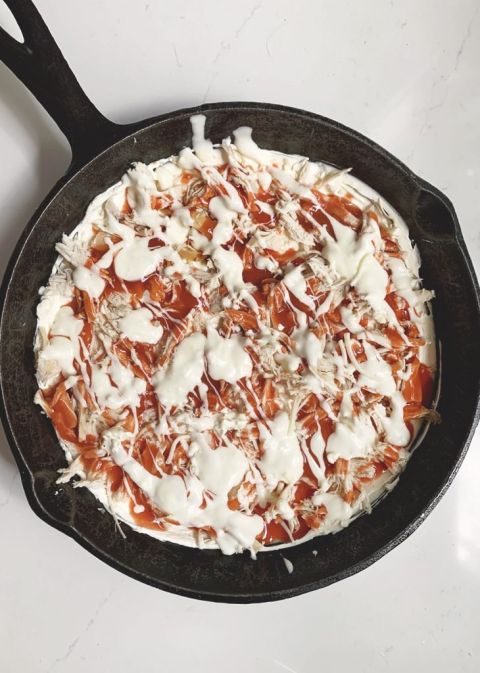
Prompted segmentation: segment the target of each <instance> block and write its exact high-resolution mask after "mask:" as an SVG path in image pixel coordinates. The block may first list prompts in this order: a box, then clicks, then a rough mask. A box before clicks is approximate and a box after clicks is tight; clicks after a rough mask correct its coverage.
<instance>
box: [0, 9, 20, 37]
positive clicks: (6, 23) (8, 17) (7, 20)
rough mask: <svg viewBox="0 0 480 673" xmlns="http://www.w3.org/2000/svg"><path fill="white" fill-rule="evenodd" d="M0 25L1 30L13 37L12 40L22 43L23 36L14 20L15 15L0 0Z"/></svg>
mask: <svg viewBox="0 0 480 673" xmlns="http://www.w3.org/2000/svg"><path fill="white" fill-rule="evenodd" d="M0 26H1V27H2V28H3V30H4V31H5V32H6V33H8V34H9V35H10V37H13V39H14V40H17V42H20V43H21V44H23V42H24V41H25V40H24V37H23V33H22V31H21V30H20V26H19V25H18V23H17V22H16V21H15V17H14V16H13V14H12V12H11V11H10V10H9V8H8V7H7V5H6V4H5V3H4V2H0Z"/></svg>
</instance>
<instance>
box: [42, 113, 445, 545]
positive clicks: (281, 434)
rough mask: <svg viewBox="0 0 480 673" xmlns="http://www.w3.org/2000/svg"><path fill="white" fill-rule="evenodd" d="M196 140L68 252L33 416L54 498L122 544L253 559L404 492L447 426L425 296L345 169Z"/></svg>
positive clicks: (405, 255)
mask: <svg viewBox="0 0 480 673" xmlns="http://www.w3.org/2000/svg"><path fill="white" fill-rule="evenodd" d="M204 125H205V118H204V117H203V116H202V115H196V116H194V117H192V127H193V149H191V148H185V149H183V150H182V151H181V152H180V153H179V155H178V156H173V157H170V158H169V159H162V160H160V161H157V162H154V163H152V164H150V165H149V166H147V165H145V164H142V163H137V164H134V166H133V167H132V168H131V169H130V170H128V171H127V173H126V174H125V175H124V176H123V178H122V180H121V181H120V182H119V183H117V184H116V185H114V186H112V187H111V188H110V189H108V190H107V191H106V192H104V193H103V194H100V195H99V196H97V197H96V198H95V199H94V201H93V202H92V203H91V205H90V206H89V208H88V210H87V213H86V215H85V218H84V219H83V220H82V222H80V223H79V224H78V226H77V227H76V229H75V230H74V231H73V233H72V234H70V235H68V236H67V235H64V236H63V239H62V241H61V242H60V243H58V245H57V251H58V253H59V257H58V259H57V261H56V263H55V265H54V268H53V270H52V274H51V276H50V279H49V282H48V284H47V286H46V287H45V288H42V289H41V291H40V292H41V301H40V304H39V306H38V309H37V313H38V325H37V332H36V337H35V353H36V363H37V381H38V387H39V389H38V392H37V394H36V397H35V401H36V402H37V403H38V404H39V405H40V406H41V407H42V409H43V410H44V412H45V413H46V414H47V415H48V416H49V417H50V419H51V421H52V423H53V424H54V427H55V430H56V432H57V435H58V437H59V441H60V443H61V445H62V447H63V449H64V451H65V455H66V458H67V461H68V464H69V465H68V467H67V468H66V469H63V470H62V471H61V472H62V474H61V476H60V479H59V481H60V482H65V481H68V480H70V479H72V478H73V477H79V480H76V481H75V483H76V484H77V485H79V486H82V487H86V488H88V489H89V490H90V491H91V492H92V493H93V494H94V495H95V496H96V497H97V498H98V499H99V500H100V501H101V502H102V504H103V505H104V506H105V508H106V509H107V510H108V511H109V512H110V513H111V514H112V515H113V517H114V518H115V520H116V522H117V524H118V526H119V529H120V530H121V523H126V524H128V525H129V526H131V527H132V528H134V529H135V530H137V531H140V532H143V533H147V534H149V535H152V536H155V537H157V538H159V539H161V540H169V541H172V542H176V543H179V544H184V545H188V546H197V547H199V548H209V549H211V548H219V549H221V550H222V552H224V553H225V554H232V553H235V552H241V551H243V550H249V551H250V552H251V554H252V555H253V556H254V555H255V554H256V552H258V551H261V550H262V549H266V548H270V545H283V546H288V545H291V544H297V543H299V542H302V541H304V540H306V539H309V538H311V537H314V536H316V535H324V534H327V533H332V532H336V531H338V530H339V529H341V528H343V527H345V526H347V525H348V524H349V523H350V522H351V521H352V519H353V518H355V517H356V516H358V515H359V514H360V513H362V512H368V511H370V508H371V505H372V503H374V502H375V501H376V500H377V499H378V498H379V497H380V496H381V495H383V494H384V493H385V492H387V491H388V490H390V489H391V488H392V486H393V485H394V484H395V483H396V480H397V478H398V476H399V474H400V473H401V471H402V470H403V469H404V467H405V465H406V462H407V461H408V458H409V456H410V454H411V450H412V447H413V445H414V441H415V437H416V436H417V434H418V432H419V429H420V427H421V426H422V424H424V423H425V422H427V421H429V420H432V419H435V412H433V411H432V410H431V409H430V406H431V402H432V388H433V385H432V383H433V378H434V373H435V346H434V336H433V321H432V318H431V314H430V310H429V307H428V301H429V300H430V299H431V298H432V293H431V292H429V291H427V290H425V289H423V288H422V286H421V282H420V278H419V266H420V260H419V256H418V252H417V250H416V249H415V248H414V247H413V246H412V243H411V241H410V240H409V237H408V230H407V227H406V225H405V223H404V222H403V221H402V219H401V218H400V217H399V215H398V213H396V212H395V210H394V209H393V208H392V207H391V206H390V205H389V204H388V203H386V202H385V200H384V199H382V198H381V197H380V196H379V195H378V194H377V193H375V192H374V191H372V190H371V189H370V188H368V187H367V186H366V185H364V184H363V183H361V182H360V181H359V180H357V179H355V178H353V177H352V176H351V175H350V174H349V172H348V170H345V171H341V170H338V169H334V168H333V167H331V166H328V165H325V164H320V163H313V162H311V161H309V160H308V159H306V158H305V157H301V156H294V155H285V154H282V153H279V152H274V151H268V150H264V149H260V148H259V147H258V146H257V144H256V143H255V142H254V140H253V139H252V131H251V129H250V128H247V127H242V128H239V129H237V130H236V131H234V133H233V140H232V139H230V138H227V139H225V140H224V141H223V142H222V144H221V145H218V146H214V145H212V143H211V142H210V141H209V140H208V139H206V138H205V137H204ZM59 467H60V466H59Z"/></svg>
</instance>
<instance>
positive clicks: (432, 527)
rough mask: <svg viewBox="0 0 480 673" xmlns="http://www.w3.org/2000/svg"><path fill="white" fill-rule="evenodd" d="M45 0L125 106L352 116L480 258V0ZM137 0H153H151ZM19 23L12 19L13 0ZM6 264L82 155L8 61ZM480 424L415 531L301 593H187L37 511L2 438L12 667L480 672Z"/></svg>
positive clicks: (76, 49) (22, 672)
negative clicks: (437, 192)
mask: <svg viewBox="0 0 480 673" xmlns="http://www.w3.org/2000/svg"><path fill="white" fill-rule="evenodd" d="M66 4H67V3H58V2H56V1H55V0H38V2H37V5H38V7H39V9H40V11H41V12H42V13H43V15H44V17H45V18H46V20H47V22H48V24H49V25H50V28H51V30H52V32H53V33H54V35H55V36H56V38H57V40H58V42H59V44H60V46H61V48H62V49H63V50H64V53H65V55H66V57H67V59H68V60H69V62H70V64H71V66H72V68H73V70H74V71H75V72H76V74H77V76H78V78H79V80H80V82H81V83H82V85H83V86H84V87H85V90H86V91H87V93H88V94H89V96H91V98H92V99H93V101H94V102H95V104H96V105H97V106H98V107H99V108H100V109H101V110H102V111H103V112H104V113H105V114H106V115H107V116H110V117H111V118H112V119H114V120H115V121H120V122H126V121H131V120H135V119H139V118H143V117H147V116H150V115H154V114H159V113H161V112H166V111H168V110H173V109H175V108H179V107H185V106H191V105H196V104H198V103H202V102H210V101H211V102H213V101H218V100H220V101H221V100H253V101H254V100H259V101H269V102H276V103H284V104H287V105H292V106H295V107H300V108H305V109H307V110H312V111H314V112H318V113H320V114H323V115H325V116H327V117H331V118H333V119H337V120H339V121H341V122H343V123H344V124H347V125H349V126H352V127H353V128H355V129H357V130H358V131H360V132H362V133H364V134H366V135H367V136H369V137H371V138H372V139H374V140H375V141H377V142H378V143H380V144H381V145H383V146H384V147H386V148H387V149H388V150H390V151H391V152H393V154H395V155H397V156H398V157H399V158H400V159H402V160H403V161H405V162H406V163H407V164H408V165H409V166H410V167H411V168H412V169H413V170H414V171H415V172H417V173H418V174H420V175H421V176H423V177H424V178H426V179H427V180H429V181H430V182H432V183H433V184H434V185H436V186H437V187H439V188H440V189H441V190H443V191H444V192H445V193H446V194H447V195H448V196H449V197H450V199H451V200H452V201H453V203H454V204H455V207H456V209H457V213H458V216H459V219H460V222H461V225H462V228H463V231H464V234H465V237H466V240H467V244H468V246H469V249H470V253H471V255H472V257H473V261H474V264H475V266H476V268H477V272H479V271H480V228H479V222H480V205H479V204H480V199H479V197H478V195H479V192H480V160H479V157H480V130H479V129H480V125H479V119H480V79H479V77H478V66H479V63H480V12H479V11H478V10H479V9H480V5H479V4H478V0H448V1H445V2H442V3H440V2H438V1H437V2H435V0H421V1H420V2H419V1H418V0H402V1H400V0H398V1H397V0H395V1H391V2H387V1H386V0H364V1H363V2H353V0H352V1H350V2H341V3H340V2H336V1H335V0H322V1H319V0H297V2H292V0H264V1H263V2H261V1H257V2H256V1H255V0H248V1H247V0H244V1H243V2H241V3H240V2H238V3H235V4H234V3H230V2H222V1H221V0H203V2H196V1H195V0H177V1H176V2H174V3H170V5H171V6H170V7H169V6H167V5H168V3H165V2H155V0H150V2H149V1H148V0H141V1H140V0H137V1H136V2H132V1H131V0H70V1H69V3H68V8H67V7H66ZM134 7H135V10H134ZM0 24H1V25H4V26H8V27H11V26H12V22H11V21H10V20H9V17H8V15H7V12H6V9H5V6H4V5H3V3H0ZM0 157H1V164H0V165H1V180H0V204H1V211H0V212H1V218H0V263H1V270H2V273H3V269H4V266H5V264H6V261H7V259H8V257H9V255H10V252H11V250H12V247H13V245H14V243H15V241H16V239H17V237H18V235H19V233H20V231H21V229H22V227H23V226H24V224H25V223H26V222H27V220H28V219H29V217H30V215H31V213H32V212H33V209H34V207H35V206H36V205H37V204H38V203H39V202H40V200H41V199H42V197H43V196H44V195H45V194H46V192H47V191H48V189H49V188H50V187H51V186H52V185H53V183H54V181H55V180H56V179H57V178H58V177H60V175H61V174H62V172H63V171H64V170H65V169H66V167H67V164H68V160H69V151H68V146H67V144H66V141H65V140H64V138H63V137H62V136H61V134H60V132H59V131H58V129H57V128H56V127H55V125H54V124H53V123H52V122H51V120H50V119H49V118H48V117H47V115H46V113H44V111H43V110H42V109H41V108H40V106H39V105H38V104H37V103H36V101H34V99H33V98H32V97H31V96H30V95H29V94H28V93H27V92H26V90H25V89H24V88H23V86H22V85H21V84H20V83H19V82H18V81H17V80H16V79H15V77H13V75H11V74H10V73H9V72H8V71H7V69H6V68H5V67H3V66H2V65H0ZM479 449H480V435H479V434H478V433H477V436H476V438H475V439H474V441H473V444H472V446H471V449H470V452H469V454H468V456H467V459H466V460H465V462H464V464H463V467H462V468H461V470H460V473H459V475H458V477H457V478H456V480H455V482H454V484H453V486H452V487H451V488H450V490H449V492H448V493H447V495H446V496H445V498H444V499H443V501H442V502H441V503H440V505H439V506H438V507H437V508H436V509H435V511H434V512H433V514H432V515H431V516H430V517H429V518H428V520H427V521H426V522H425V523H424V524H423V525H422V526H421V527H420V529H419V530H418V531H417V532H416V533H414V535H413V536H412V537H410V538H409V539H408V540H407V541H406V542H404V543H403V544H402V545H400V547H398V548H397V549H395V550H394V551H393V552H391V553H390V554H388V555H387V556H386V557H385V558H383V559H382V560H381V561H379V562H378V563H376V564H375V565H373V566H372V567H370V568H368V569H367V570H365V571H364V572H362V573H360V574H359V575H356V576H354V577H352V578H350V579H347V580H344V581H343V582H341V583H339V584H337V585H334V586H331V587H329V588H327V589H324V590H322V591H319V592H316V593H311V594H308V595H305V596H301V597H298V598H294V599H291V600H289V601H286V602H280V603H273V604H264V605H250V606H234V605H215V604H208V603H202V602H198V601H193V600H189V599H186V598H180V597H176V596H173V595H169V594H166V593H162V592H160V591H157V590H155V589H152V588H150V587H147V586H144V585H142V584H140V583H138V582H136V581H134V580H132V579H129V578H128V577H125V576H123V575H121V574H120V573H118V572H116V571H114V570H112V569H111V568H109V567H108V566H107V565H104V564H103V563H101V562H100V561H98V560H97V559H95V558H94V557H93V556H91V555H90V554H88V553H87V552H86V551H84V550H83V549H82V548H80V547H79V546H78V545H77V544H75V543H74V542H73V541H72V540H70V539H69V538H67V537H66V536H64V535H62V534H61V533H59V532H57V531H55V530H53V529H52V528H50V527H49V526H47V525H46V524H44V523H43V522H42V521H40V520H39V519H38V518H37V517H36V516H35V515H34V514H33V513H32V511H31V510H30V508H29V507H28V505H27V501H26V499H25V497H24V494H23V491H22V489H21V486H20V480H19V478H18V472H17V468H16V466H15V464H14V462H13V458H12V457H11V455H10V452H9V449H8V447H7V444H6V441H5V439H4V438H3V436H2V438H1V441H0V670H1V671H2V673H3V672H4V673H31V672H35V673H47V672H48V673H50V672H55V673H61V672H67V671H68V673H77V672H79V671H84V670H89V671H91V672H92V673H95V672H96V671H118V673H123V671H140V670H141V671H142V672H143V673H153V672H157V671H187V670H195V671H197V672H198V673H202V672H204V671H205V672H206V671H209V672H211V671H215V670H220V669H221V670H227V671H229V673H240V671H242V672H243V671H246V670H254V671H261V672H262V673H282V671H287V672H288V671H290V673H307V672H308V673H310V672H311V671H312V672H313V671H317V670H320V669H324V668H326V667H327V668H329V669H334V670H340V671H343V670H345V671H347V670H349V671H351V670H355V671H359V672H361V671H366V672H368V673H373V672H375V671H393V672H399V673H400V672H402V673H403V672H404V671H405V670H407V669H408V667H410V666H413V670H424V671H435V672H436V673H442V672H443V671H445V672H447V671H448V672H450V671H456V672H457V671H472V672H473V671H478V670H479V669H480V663H479V660H480V646H479V639H478V634H479V632H480V617H479V610H478V605H479V599H480V517H479V514H478V513H479V511H480V489H479V488H478V475H479V474H480V454H479Z"/></svg>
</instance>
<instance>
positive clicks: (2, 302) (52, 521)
mask: <svg viewBox="0 0 480 673" xmlns="http://www.w3.org/2000/svg"><path fill="white" fill-rule="evenodd" d="M216 110H221V111H222V112H228V111H229V110H232V111H233V110H235V111H239V110H240V111H241V110H257V111H258V110H263V111H267V112H268V113H273V114H275V113H286V114H290V115H296V116H298V117H301V118H305V119H309V120H312V121H314V122H319V123H321V124H322V125H323V126H324V127H327V128H328V127H330V128H333V129H335V130H337V131H340V132H342V133H343V134H346V135H348V136H350V137H352V138H353V140H354V141H355V142H357V143H363V144H366V145H367V146H368V147H369V148H370V149H372V150H373V151H374V152H376V153H377V154H380V155H381V156H382V158H384V159H385V160H386V161H388V162H389V163H390V164H393V165H394V166H395V167H396V168H397V169H398V170H400V171H401V172H402V173H403V174H404V175H405V177H406V178H407V179H408V180H409V181H411V182H412V183H413V184H414V185H415V186H416V187H417V188H418V190H419V193H420V192H421V191H426V192H429V193H430V194H431V195H432V196H433V197H434V198H435V199H436V200H437V201H439V202H440V203H441V204H443V206H444V207H445V208H446V210H447V212H448V214H449V217H450V221H451V223H452V224H453V231H452V233H451V238H452V239H453V241H454V243H455V246H456V248H457V249H458V251H459V252H460V253H461V258H462V262H463V263H464V265H465V275H466V277H468V281H469V283H470V285H471V287H472V290H473V295H474V297H475V304H476V315H477V317H478V316H480V287H479V284H478V281H477V278H476V275H475V271H474V268H473V264H472V261H471V259H470V256H469V253H468V250H467V247H466V244H465V241H464V239H463V235H462V232H461V229H460V225H459V223H458V219H457V216H456V213H455V210H454V208H453V205H452V203H451V201H450V200H449V199H448V197H446V196H445V195H444V194H443V193H442V192H441V191H440V190H438V189H437V188H436V187H434V186H433V185H431V184H430V183H428V182H427V181H425V180H423V179H422V178H420V177H419V176H417V175H416V174H415V173H413V171H411V170H410V169H409V168H408V167H407V166H406V165H405V164H404V163H403V162H401V161H400V160H399V159H397V158H396V157H395V156H394V155H392V154H391V153H390V152H388V151H387V150H385V149H384V148H383V147H381V146H380V145H378V144H377V143H375V142H374V141H372V140H370V139H369V138H367V137H366V136H364V135H363V134H361V133H359V132H357V131H354V130H353V129H351V128H349V127H347V126H345V125H343V124H340V123H339V122H336V121H334V120H331V119H329V118H327V117H324V116H322V115H318V114H316V113H313V112H308V111H305V110H302V109H298V108H294V107H289V106H284V105H278V104H274V103H255V102H243V101H242V102H222V103H208V104H204V105H200V106H195V107H191V108H182V109H180V110H176V111H173V112H168V113H165V114H162V115H159V116H156V117H152V118H148V119H145V120H143V121H139V122H135V123H133V124H128V125H125V126H120V125H116V126H117V128H118V129H119V136H118V137H117V138H116V140H115V141H114V142H113V143H112V144H111V145H109V146H108V147H107V148H105V149H102V150H101V151H99V152H98V153H97V154H95V155H94V157H92V158H90V159H89V160H88V161H86V162H77V161H76V160H75V157H74V159H73V161H72V163H71V165H70V166H69V168H68V169H67V171H66V173H65V175H64V176H62V177H61V178H60V179H59V180H58V181H57V183H56V184H55V185H54V186H53V187H52V189H51V190H50V192H49V193H48V194H47V196H46V197H45V199H44V200H43V201H42V203H41V204H40V206H39V207H38V208H37V209H36V211H35V212H34V214H33V216H32V217H31V219H30V220H29V222H28V223H27V225H26V226H25V227H24V229H23V231H22V232H21V234H20V237H19V239H18V241H17V244H16V245H15V247H14V250H13V252H12V254H11V256H10V259H9V261H8V264H7V266H6V269H5V273H4V277H3V280H2V284H1V288H0V335H1V334H2V333H3V332H4V328H5V325H4V316H5V307H6V306H7V304H8V298H9V296H8V295H9V290H10V283H11V278H12V275H13V273H14V271H15V267H16V264H17V261H18V260H19V259H20V257H21V255H22V252H23V248H24V245H25V243H26V242H27V240H28V238H29V236H30V234H31V232H32V231H33V230H34V228H35V226H36V225H37V223H38V220H39V219H40V218H41V217H42V215H43V214H44V213H45V211H46V210H47V209H48V208H49V207H50V205H51V204H52V202H53V201H54V200H55V199H56V198H57V196H59V195H60V193H61V191H62V190H63V188H65V187H66V186H67V185H68V184H70V183H71V182H72V181H74V180H75V179H76V178H77V177H79V176H80V174H81V172H82V170H83V169H85V168H86V167H87V166H89V165H90V164H91V163H92V162H93V161H95V160H96V159H97V158H98V157H100V156H101V155H103V154H106V153H108V152H111V151H114V150H115V147H116V145H117V144H120V143H122V142H124V141H125V140H126V139H127V138H129V137H131V136H134V135H135V134H136V133H138V132H140V131H142V132H143V131H147V130H148V129H149V128H150V127H153V126H156V125H157V124H159V123H162V122H164V121H168V120H170V119H174V118H179V117H182V116H187V115H188V116H190V115H192V114H199V113H208V112H215V111H216ZM92 198H93V197H92ZM3 357H4V355H3V350H0V416H1V420H2V423H3V427H4V431H5V435H6V437H7V440H8V443H9V445H10V449H11V451H12V453H13V456H14V458H15V461H16V463H17V466H18V468H19V471H20V475H21V479H22V485H23V489H24V491H25V494H26V496H27V501H28V503H29V505H30V507H31V508H32V510H33V511H34V512H35V514H37V516H38V517H39V518H40V519H42V520H43V521H44V522H46V523H47V524H49V525H51V526H52V527H53V528H56V529H57V530H59V531H61V532H63V533H65V534H66V535H68V536H69V537H70V538H72V539H73V540H75V541H76V542H77V543H78V544H80V545H81V546H82V547H83V548H84V549H86V550H87V551H89V552H90V553H92V554H93V555H94V556H96V557H97V558H99V559H100V560H102V561H104V562H106V563H107V564H108V565H109V566H110V567H112V568H114V569H116V570H119V571H120V572H122V573H124V574H126V575H128V576H130V577H132V578H134V579H137V580H139V581H142V582H143V583H145V584H149V585H150V586H154V587H156V588H160V589H162V590H165V591H168V592H170V593H175V594H179V595H183V596H187V597H191V598H196V599H202V600H209V601H214V602H229V603H252V602H263V601H274V600H282V599H286V598H290V597H293V596H297V595H300V594H303V593H306V592H309V591H313V590H315V589H319V588H323V587H325V586H328V585H330V584H333V583H334V582H338V581H340V580H342V579H345V578H347V577H350V576H352V575H354V574H356V573H358V572H360V571H362V570H364V569H365V568H367V567H368V566H370V565H371V564H373V563H374V562H375V561H377V560H379V559H380V558H381V557H382V556H384V555H385V554H386V553H388V552H389V551H391V550H392V549H394V548H395V547H396V546H397V545H398V544H400V543H401V542H403V541H404V540H405V539H406V538H407V537H409V536H410V535H411V534H412V533H413V532H414V531H415V530H416V529H417V528H418V527H419V525H420V524H421V523H422V522H423V521H424V520H425V519H426V518H427V516H428V515H429V514H430V513H431V511H432V510H433V509H434V507H435V506H436V505H437V504H438V502H439V501H440V500H441V498H442V497H443V496H444V494H445V492H446V491H447V489H448V488H449V486H450V485H451V483H452V481H453V479H454V478H455V476H456V474H457V473H458V470H459V468H460V466H461V464H462V462H463V460H464V458H465V455H466V453H467V451H468V448H469V446H470V443H471V440H472V438H473V434H474V432H475V428H476V425H477V423H478V421H479V419H480V380H479V381H478V383H477V388H476V391H475V395H476V402H475V408H474V411H473V414H472V417H471V419H470V421H469V431H468V434H467V436H466V439H465V441H464V443H463V446H462V448H461V449H460V450H459V452H458V455H457V458H456V459H455V462H454V464H453V467H452V469H451V470H450V471H449V472H448V473H447V474H446V477H445V479H444V481H443V482H442V483H441V485H440V487H439V488H438V489H436V491H435V495H434V496H433V497H432V498H431V499H430V500H429V502H428V503H427V505H426V506H425V507H424V508H423V509H422V510H421V511H420V512H419V513H418V514H417V515H416V516H415V517H414V518H413V520H412V521H411V522H410V524H408V525H407V526H406V527H405V528H404V529H403V530H401V531H400V532H399V533H397V534H396V535H394V537H392V538H391V539H390V540H389V541H388V542H387V543H386V544H385V545H383V546H382V547H380V548H379V549H377V550H375V551H373V552H372V553H370V554H368V555H367V556H365V557H364V558H362V559H361V560H359V561H357V562H356V563H354V564H352V565H351V566H349V567H348V568H344V569H343V570H341V571H339V572H338V573H334V574H332V575H329V576H328V577H324V578H321V579H319V580H317V581H315V582H309V583H307V584H303V585H299V586H296V587H293V588H291V587H288V588H283V589H282V588H280V589H278V590H275V591H263V592H259V593H255V592H249V593H242V594H239V593H234V592H233V593H230V592H213V591H209V590H204V589H202V590H201V591H196V590H193V589H190V588H187V587H184V586H177V585H173V584H171V583H169V582H163V581H162V580H159V579H157V578H152V577H150V576H148V575H146V574H145V573H143V572H141V571H139V570H133V569H131V568H129V567H128V566H126V565H124V564H123V563H122V562H121V561H119V560H117V559H115V558H113V557H112V556H109V555H108V553H107V552H104V551H103V550H101V549H99V548H98V547H97V546H96V545H95V544H93V543H92V542H91V541H89V540H87V539H85V538H84V537H83V536H82V534H81V533H80V532H79V531H77V530H76V528H75V527H74V526H73V525H71V524H69V523H64V522H63V521H60V520H59V519H57V518H56V517H55V516H54V515H53V514H52V513H51V512H49V511H48V510H47V509H46V508H45V507H44V506H43V505H42V503H41V501H40V499H39V498H38V497H37V495H36V493H35V488H34V486H35V477H34V475H33V473H32V471H31V470H30V468H29V466H28V463H27V461H26V460H25V459H24V457H23V455H22V452H21V449H20V447H19V445H18V444H17V441H16V439H15V432H14V430H15V421H14V419H11V415H10V414H9V412H8V410H7V407H6V405H5V393H4V386H5V388H6V387H7V386H8V383H7V384H6V385H5V381H4V378H3V375H2V369H3ZM12 384H13V382H12ZM272 553H278V550H277V551H276V550H274V549H272V551H267V552H262V554H272Z"/></svg>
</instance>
